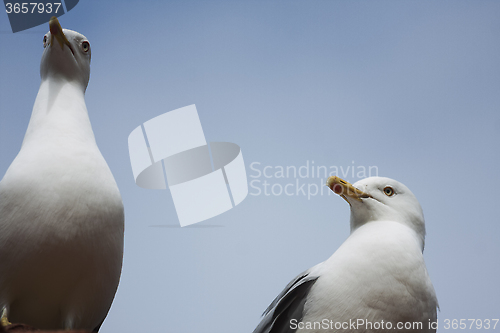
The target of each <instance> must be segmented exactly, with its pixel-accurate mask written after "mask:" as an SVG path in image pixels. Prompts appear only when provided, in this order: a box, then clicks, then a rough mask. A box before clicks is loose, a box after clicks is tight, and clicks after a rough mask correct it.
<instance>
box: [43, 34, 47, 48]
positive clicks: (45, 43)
mask: <svg viewBox="0 0 500 333" xmlns="http://www.w3.org/2000/svg"><path fill="white" fill-rule="evenodd" d="M46 46H47V35H45V36H43V47H46Z"/></svg>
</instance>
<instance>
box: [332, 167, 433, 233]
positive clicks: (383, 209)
mask: <svg viewBox="0 0 500 333" xmlns="http://www.w3.org/2000/svg"><path fill="white" fill-rule="evenodd" d="M327 186H328V187H329V188H330V189H331V190H332V191H333V192H335V193H337V194H338V195H340V196H341V197H342V198H344V199H345V200H346V201H347V202H348V203H349V205H350V206H351V232H353V231H354V230H355V229H357V228H358V227H360V226H362V225H364V224H366V223H369V222H372V221H395V222H399V223H402V224H404V225H406V226H408V227H410V228H412V229H413V230H415V232H416V233H417V235H418V236H420V237H421V238H422V240H423V239H424V237H425V221H424V214H423V211H422V207H421V206H420V203H419V202H418V200H417V198H416V197H415V195H413V193H412V192H411V191H410V190H409V189H408V187H406V186H405V185H403V184H401V183H400V182H398V181H396V180H394V179H390V178H385V177H369V178H365V179H362V180H360V181H358V182H356V183H354V184H350V183H349V182H347V181H345V180H343V179H341V178H339V177H335V176H334V177H330V178H328V181H327Z"/></svg>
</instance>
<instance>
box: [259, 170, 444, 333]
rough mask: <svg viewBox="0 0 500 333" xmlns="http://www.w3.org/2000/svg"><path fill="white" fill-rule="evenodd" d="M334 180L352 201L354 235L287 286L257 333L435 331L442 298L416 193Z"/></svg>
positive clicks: (379, 182)
mask: <svg viewBox="0 0 500 333" xmlns="http://www.w3.org/2000/svg"><path fill="white" fill-rule="evenodd" d="M327 185H328V187H329V188H330V189H331V190H332V191H334V192H335V193H337V194H339V195H340V196H341V197H342V198H344V199H345V200H346V201H347V202H348V203H349V205H350V206H351V234H350V236H349V237H348V238H347V240H346V241H345V242H344V243H343V244H342V245H341V246H340V247H339V249H338V250H337V251H336V252H335V253H334V254H333V255H332V256H331V257H330V258H329V259H328V260H326V261H325V262H322V263H320V264H318V265H316V266H314V267H312V268H310V269H308V270H307V271H305V272H303V273H302V274H300V275H299V276H297V277H296V278H295V279H294V280H293V281H291V282H290V283H289V284H288V285H287V286H286V287H285V290H283V291H282V292H281V294H280V295H278V297H276V299H275V300H274V301H273V302H272V303H271V305H270V306H269V307H268V308H267V310H266V311H265V312H264V318H263V319H262V321H261V323H260V324H259V325H258V326H257V328H256V329H255V330H254V333H292V332H295V333H313V332H314V333H320V332H321V333H333V332H358V333H361V332H435V331H436V325H437V323H436V321H437V315H436V308H437V307H438V302H437V298H436V294H435V292H434V288H433V286H432V282H431V280H430V278H429V275H428V273H427V269H426V267H425V262H424V257H423V255H422V252H423V250H424V238H425V222H424V215H423V212H422V208H421V207H420V204H419V202H418V201H417V199H416V198H415V196H414V195H413V193H412V192H411V191H410V190H409V189H408V188H407V187H406V186H405V185H403V184H401V183H399V182H397V181H395V180H393V179H389V178H382V177H370V178H366V179H363V180H360V181H358V182H357V183H355V184H354V185H352V184H350V183H348V182H346V181H344V180H342V179H340V178H338V177H330V178H329V179H328V181H327Z"/></svg>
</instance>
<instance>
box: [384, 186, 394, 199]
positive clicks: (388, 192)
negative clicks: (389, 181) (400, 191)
mask: <svg viewBox="0 0 500 333" xmlns="http://www.w3.org/2000/svg"><path fill="white" fill-rule="evenodd" d="M384 193H385V195H387V196H388V197H392V196H393V195H394V189H393V188H392V187H390V186H386V187H385V188H384Z"/></svg>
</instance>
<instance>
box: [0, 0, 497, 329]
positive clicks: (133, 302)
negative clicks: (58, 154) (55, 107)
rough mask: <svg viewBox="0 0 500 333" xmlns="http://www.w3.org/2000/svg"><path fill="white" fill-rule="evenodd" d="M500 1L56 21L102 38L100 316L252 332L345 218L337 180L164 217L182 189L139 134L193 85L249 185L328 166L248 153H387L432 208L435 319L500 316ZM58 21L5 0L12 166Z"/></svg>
mask: <svg viewBox="0 0 500 333" xmlns="http://www.w3.org/2000/svg"><path fill="white" fill-rule="evenodd" d="M498 17H500V3H498V2H496V1H481V2H477V1H440V2H434V1H418V2H417V1H349V2H348V1H273V2H268V1H182V2H181V1H177V2H174V1H164V2H163V1H100V2H95V1H85V0H81V1H80V3H79V4H78V5H77V6H76V7H75V8H74V9H73V10H72V11H70V12H69V13H68V14H65V15H64V16H62V17H60V22H61V25H62V26H63V27H64V28H68V29H71V30H76V31H78V32H80V33H82V34H84V35H85V36H87V37H88V39H89V41H90V44H91V47H92V64H91V79H90V83H89V87H88V89H87V94H86V101H87V108H88V110H89V116H90V119H91V122H92V125H93V129H94V132H95V136H96V140H97V142H98V145H99V147H100V149H101V152H102V154H103V155H104V157H105V158H106V160H107V162H108V164H109V166H110V168H111V170H112V171H113V174H114V176H115V178H116V181H117V183H118V186H119V188H120V191H121V193H122V197H123V200H124V204H125V212H126V222H125V223H126V232H125V255H124V266H123V273H122V279H121V283H120V286H119V289H118V292H117V294H116V298H115V301H114V303H113V306H112V308H111V310H110V313H109V315H108V317H107V319H106V321H105V322H104V325H103V327H102V330H101V331H102V332H103V333H106V332H118V331H120V332H136V331H137V330H141V331H149V332H218V333H234V332H251V331H252V330H253V329H254V328H255V326H256V325H257V323H258V322H259V319H260V314H261V313H262V312H263V311H264V309H265V308H266V307H267V305H268V304H269V303H270V302H271V301H272V300H273V298H274V297H275V296H276V295H277V294H278V293H279V292H280V291H281V290H282V288H283V287H284V286H285V285H286V284H287V283H288V282H289V281H290V280H291V279H292V278H293V277H295V276H296V275H297V274H298V273H300V272H301V271H303V270H304V269H306V268H309V267H311V266H313V265H315V264H316V263H319V262H321V261H323V260H325V259H327V258H328V257H329V256H330V255H331V254H332V253H333V252H334V251H335V250H336V249H337V248H338V247H339V246H340V245H341V244H342V242H343V241H344V240H345V239H346V238H347V236H348V233H349V207H348V205H347V204H346V203H345V201H344V200H342V199H341V198H339V197H337V196H335V195H333V194H332V195H328V194H327V193H328V192H327V191H324V194H323V195H319V194H318V195H315V196H310V197H308V196H307V195H303V194H302V193H301V192H300V191H299V192H298V195H297V191H296V192H294V193H295V195H285V194H282V195H273V194H272V193H271V194H270V195H265V194H264V193H261V194H260V195H252V193H253V194H255V193H256V192H257V190H255V189H253V188H252V187H251V188H250V194H249V196H248V197H247V198H246V199H245V201H243V202H242V203H241V204H240V205H238V206H237V207H235V208H234V209H232V210H230V211H228V212H226V213H224V214H222V215H219V216H217V217H214V218H212V219H210V220H207V221H205V222H202V223H200V224H198V225H197V227H191V228H182V229H181V228H174V227H167V225H176V224H178V221H177V216H176V212H175V209H174V205H173V202H172V199H171V196H170V193H169V191H168V190H167V191H155V190H145V189H141V188H139V187H137V186H136V185H135V183H134V179H133V175H132V171H131V167H130V161H129V157H128V147H127V137H128V135H129V133H130V132H131V131H132V130H133V129H134V128H136V127H137V126H139V125H140V124H141V123H143V122H145V121H147V120H149V119H151V118H153V117H155V116H157V115H160V114H162V113H164V112H167V111H170V110H174V109H177V108H180V107H183V106H187V105H190V104H196V106H197V109H198V113H199V116H200V119H201V123H202V126H203V130H204V133H205V136H206V139H207V141H228V142H234V143H237V144H238V145H239V146H240V147H241V150H242V153H243V158H244V160H245V165H246V167H247V174H248V176H249V181H253V180H257V181H260V183H259V182H256V183H254V185H256V186H263V185H262V184H263V182H264V181H267V182H268V183H269V184H270V186H273V185H274V186H275V193H277V192H278V190H279V188H280V187H281V188H284V187H285V186H286V185H287V184H293V186H291V187H289V189H292V188H295V189H296V187H297V186H296V184H297V182H299V187H300V185H301V184H306V185H305V188H306V190H307V186H308V184H315V185H314V186H316V184H317V186H319V185H320V184H322V183H323V182H324V181H325V179H322V178H321V177H316V176H315V177H312V175H309V177H308V178H301V177H300V176H298V177H289V178H277V177H275V176H274V175H272V177H270V178H265V177H264V176H263V175H261V177H253V176H256V175H257V174H258V172H257V171H255V170H252V169H251V168H250V165H251V164H252V163H254V162H257V163H260V164H254V165H253V166H254V169H255V168H257V169H259V170H260V171H262V170H263V168H264V167H266V166H271V167H272V168H268V169H267V170H277V169H279V168H276V167H279V166H282V167H285V168H286V167H287V166H290V167H295V168H297V169H298V168H300V167H301V166H306V165H307V164H309V165H310V167H311V166H312V164H313V162H314V165H315V166H326V167H328V168H330V167H337V168H338V169H339V170H340V168H343V169H342V170H346V169H347V168H348V167H353V166H354V167H356V170H359V169H357V168H358V167H361V168H363V167H365V168H368V167H369V166H376V167H377V170H378V175H380V176H386V177H390V178H394V179H396V180H399V181H401V182H402V183H404V184H405V185H407V186H408V187H409V188H410V189H411V190H412V191H413V193H414V194H415V195H416V196H417V198H418V199H419V201H420V203H421V205H422V207H423V209H424V214H425V217H426V225H427V238H426V248H425V252H424V256H425V260H426V263H427V267H428V270H429V274H430V276H431V278H432V281H433V283H434V287H435V289H436V292H437V295H438V299H439V303H440V307H441V311H440V312H439V313H438V318H439V320H440V323H439V328H440V329H439V330H440V331H447V330H445V329H444V320H445V319H470V318H474V319H492V318H499V316H500V314H499V312H498V309H500V285H499V284H498V275H499V274H500V270H499V259H498V258H499V254H500V242H499V241H498V240H499V234H500V218H499V217H498V209H497V208H498V203H497V198H498V195H496V193H495V192H496V190H497V187H498V184H499V183H500V174H499V171H498V170H499V169H500V168H499V167H500V165H499V164H500V154H499V144H500V112H499V111H500V94H498V92H499V91H500V62H499V61H498V55H499V54H500V43H499V37H498V36H500V21H499V20H498ZM47 31H48V24H46V25H43V26H38V27H35V28H32V29H30V30H27V31H25V32H20V33H16V34H12V32H11V30H10V26H9V24H8V20H7V15H6V14H0V44H1V47H0V59H1V61H0V174H1V175H3V174H4V173H5V171H6V170H7V168H8V166H9V165H10V163H11V161H12V160H13V159H14V157H15V156H16V154H17V152H18V151H19V148H20V145H21V142H22V139H23V136H24V132H25V130H26V127H27V124H28V121H29V117H30V114H31V109H32V106H33V102H34V100H35V96H36V93H37V91H38V86H39V84H40V78H39V64H40V58H41V54H42V50H43V47H42V38H43V35H44V34H45V33H46V32H47ZM350 170H352V169H350ZM345 178H346V179H347V180H349V181H353V182H354V181H357V180H358V179H359V178H358V177H357V175H354V176H352V174H348V175H347V177H345ZM258 184H260V185H258ZM276 184H278V185H276ZM314 186H312V185H311V189H314ZM498 327H500V326H498ZM498 327H497V329H498ZM139 328H140V329H139Z"/></svg>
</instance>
